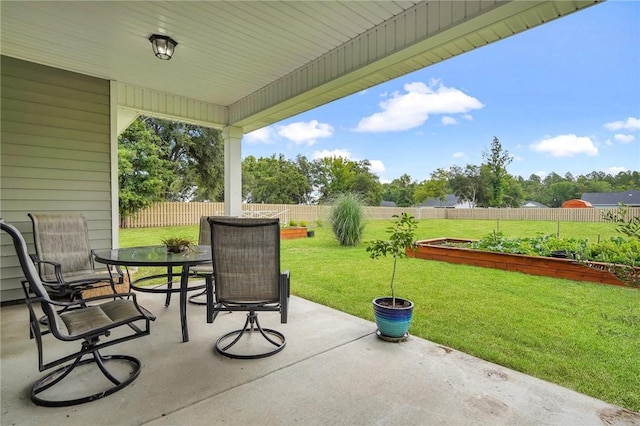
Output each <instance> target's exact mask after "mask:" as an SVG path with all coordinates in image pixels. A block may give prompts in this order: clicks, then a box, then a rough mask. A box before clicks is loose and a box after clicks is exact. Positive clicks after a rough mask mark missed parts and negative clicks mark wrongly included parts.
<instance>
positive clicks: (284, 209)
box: [124, 202, 640, 228]
mask: <svg viewBox="0 0 640 426" xmlns="http://www.w3.org/2000/svg"><path fill="white" fill-rule="evenodd" d="M615 210H616V209H615V208H606V209H598V208H592V209H584V208H580V209H578V208H575V209H562V208H557V209H552V208H545V209H535V208H522V209H484V208H475V209H441V208H432V207H370V206H367V207H364V212H365V217H366V218H367V219H391V217H392V216H393V215H394V214H400V213H402V212H407V213H409V214H411V215H413V216H414V217H416V218H417V219H457V220H465V219H466V220H470V219H471V220H495V219H501V220H503V219H504V220H538V221H563V222H603V219H602V213H603V212H605V211H615ZM242 212H243V215H244V216H246V217H277V218H280V221H281V222H283V223H289V221H291V220H293V221H296V222H298V223H300V222H301V221H305V222H307V223H308V224H312V223H313V222H316V221H318V220H320V221H323V222H327V221H328V218H329V212H330V207H329V206H318V205H294V204H243V205H242ZM629 214H630V215H631V217H633V216H640V207H632V208H629ZM222 215H224V203H200V202H189V203H179V202H173V203H158V204H156V205H154V206H152V207H150V208H148V209H144V210H142V211H140V212H139V213H138V214H137V215H135V216H134V217H128V218H126V219H125V220H124V226H125V228H153V227H160V226H182V225H196V224H198V223H199V221H200V217H201V216H222Z"/></svg>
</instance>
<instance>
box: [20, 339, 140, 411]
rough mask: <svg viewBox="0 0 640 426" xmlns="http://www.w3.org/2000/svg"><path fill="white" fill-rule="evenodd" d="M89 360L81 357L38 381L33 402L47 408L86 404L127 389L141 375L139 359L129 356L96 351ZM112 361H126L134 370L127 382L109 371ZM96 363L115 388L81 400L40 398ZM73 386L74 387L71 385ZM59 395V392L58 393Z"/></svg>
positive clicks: (112, 387)
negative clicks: (77, 372) (70, 376)
mask: <svg viewBox="0 0 640 426" xmlns="http://www.w3.org/2000/svg"><path fill="white" fill-rule="evenodd" d="M87 356H89V358H87V359H84V360H83V359H82V358H83V356H79V357H78V358H76V359H75V360H74V361H73V362H72V363H70V364H67V365H65V366H63V367H61V368H59V369H57V370H55V371H53V372H51V373H49V374H47V375H46V376H44V377H43V378H41V379H40V380H38V381H37V382H35V383H34V384H33V386H32V388H31V400H32V401H33V402H34V403H35V404H36V405H42V406H45V407H66V406H70V405H77V404H84V403H86V402H90V401H95V400H96V399H100V398H103V397H105V396H107V395H111V394H112V393H115V392H118V391H119V390H121V389H123V388H125V387H126V386H128V385H130V384H131V383H133V381H134V380H136V379H137V378H138V376H139V375H140V369H141V366H142V364H141V362H140V360H138V359H137V358H134V357H132V356H129V355H102V354H100V352H99V351H98V350H95V351H93V352H91V353H89V354H87ZM112 360H124V361H126V362H127V363H128V364H129V365H130V366H131V368H132V371H131V373H129V375H128V376H127V378H126V379H125V380H122V381H120V380H118V379H117V378H116V377H115V376H114V375H113V374H112V373H111V372H110V371H109V370H108V369H107V365H106V364H108V362H109V361H112ZM91 363H95V364H96V365H97V366H98V368H99V369H100V371H101V372H102V374H103V375H104V376H105V377H106V378H107V379H108V380H109V381H110V382H111V383H112V384H113V386H111V387H109V388H107V389H106V390H101V391H99V392H96V393H94V394H91V395H87V396H82V397H79V398H73V399H46V398H43V397H41V396H39V394H40V393H42V392H44V391H46V390H47V389H50V388H52V387H54V386H55V385H57V384H59V383H61V382H62V381H63V380H64V379H65V378H66V377H68V376H69V374H70V373H71V372H72V371H73V370H74V369H75V368H76V367H78V366H82V365H86V364H91ZM69 386H72V385H69ZM56 393H58V392H56Z"/></svg>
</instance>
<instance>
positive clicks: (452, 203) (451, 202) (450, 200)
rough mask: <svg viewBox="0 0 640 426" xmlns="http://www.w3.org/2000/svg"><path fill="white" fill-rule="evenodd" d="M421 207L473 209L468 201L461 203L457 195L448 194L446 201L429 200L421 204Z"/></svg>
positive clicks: (438, 199)
mask: <svg viewBox="0 0 640 426" xmlns="http://www.w3.org/2000/svg"><path fill="white" fill-rule="evenodd" d="M420 207H448V208H466V209H468V208H471V204H470V203H469V202H468V201H460V200H458V197H456V196H455V194H447V196H446V198H445V200H444V201H441V200H440V198H429V199H427V200H425V201H424V202H422V203H421V204H420Z"/></svg>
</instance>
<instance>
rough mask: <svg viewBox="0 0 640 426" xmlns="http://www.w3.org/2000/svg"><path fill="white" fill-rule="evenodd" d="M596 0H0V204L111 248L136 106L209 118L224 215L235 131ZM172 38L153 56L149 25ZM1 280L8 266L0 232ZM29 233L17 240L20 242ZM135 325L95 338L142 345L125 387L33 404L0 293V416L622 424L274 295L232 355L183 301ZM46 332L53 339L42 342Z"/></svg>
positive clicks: (553, 390)
mask: <svg viewBox="0 0 640 426" xmlns="http://www.w3.org/2000/svg"><path fill="white" fill-rule="evenodd" d="M596 3H598V1H597V0H558V1H544V0H532V1H480V0H467V1H452V2H449V1H379V2H332V3H327V2H286V1H274V2H150V1H140V2H17V1H16V2H7V1H5V2H2V3H1V5H0V7H1V13H0V16H1V19H2V25H1V31H2V34H1V36H2V44H1V46H0V48H1V51H0V53H1V59H2V70H1V72H2V94H1V96H2V99H1V100H2V116H1V123H0V124H1V129H2V137H1V144H0V153H1V163H2V168H1V169H0V187H1V192H0V203H1V205H2V212H1V214H0V216H2V217H3V218H4V219H5V220H6V221H7V222H9V223H12V224H15V225H16V226H17V227H18V228H19V229H20V231H21V232H22V233H23V234H24V236H25V238H26V240H27V241H28V242H29V243H31V241H32V231H31V227H30V223H29V221H28V217H27V213H29V212H41V213H69V212H73V213H82V214H84V215H85V217H86V218H87V221H88V225H89V232H90V239H91V242H92V247H93V248H95V249H105V248H111V247H117V245H118V224H119V220H118V179H117V174H118V173H117V170H118V169H117V161H118V154H117V147H118V134H119V133H120V132H121V131H122V130H123V129H125V128H126V127H127V126H128V125H129V124H130V123H131V121H132V120H133V119H135V117H137V116H139V115H150V116H157V117H162V118H169V119H174V120H179V121H184V122H188V123H193V124H197V125H202V126H209V127H214V128H218V129H222V130H223V134H224V138H225V154H224V155H225V214H228V215H239V214H240V213H241V190H242V185H241V170H240V164H241V145H242V137H243V135H244V134H246V133H249V132H251V131H254V130H258V129H260V128H263V127H265V126H268V125H270V124H273V123H277V122H278V121H280V120H283V119H285V118H288V117H292V116H294V115H296V114H298V113H300V112H303V111H307V110H310V109H312V108H315V107H317V106H319V105H323V104H326V103H328V102H331V101H333V100H335V99H339V98H341V97H344V96H347V95H350V94H353V93H356V92H358V91H361V90H364V89H366V88H368V87H371V86H374V85H376V84H379V83H381V82H384V81H387V80H390V79H393V78H396V77H398V76H401V75H404V74H407V73H409V72H411V71H414V70H416V69H420V68H423V67H426V66H429V65H431V64H434V63H437V62H439V61H443V60H446V59H448V58H451V57H453V56H455V55H459V54H462V53H464V52H466V51H469V50H472V49H475V48H478V47H481V46H483V45H486V44H488V43H492V42H495V41H498V40H500V39H503V38H505V37H509V36H511V35H514V34H517V33H519V32H521V31H525V30H527V29H529V28H532V27H535V26H537V25H541V24H543V23H545V22H548V21H551V20H553V19H557V18H560V17H562V16H564V15H567V14H570V13H573V12H576V11H579V10H581V9H583V8H586V7H589V6H592V5H594V4H596ZM152 34H162V35H167V36H170V37H172V38H174V39H175V40H176V41H177V42H178V46H177V48H176V51H175V54H174V57H173V58H172V59H171V60H170V61H160V60H158V59H157V58H156V57H155V56H154V55H153V53H152V51H151V46H150V43H149V37H150V36H151V35H152ZM1 237H2V239H1V240H0V241H1V246H2V247H1V248H2V251H1V259H0V260H1V262H0V273H1V276H0V296H1V301H2V302H14V301H16V300H19V299H20V298H21V297H23V295H22V290H21V287H20V279H21V277H22V274H21V271H20V267H19V265H18V261H17V259H16V257H15V255H14V254H13V251H12V247H11V246H10V242H9V240H8V239H6V237H5V236H4V235H2V236H1ZM29 248H30V249H32V248H33V246H32V245H31V244H29ZM139 300H140V302H141V304H142V305H144V306H145V307H146V308H148V309H149V310H151V311H152V312H153V313H154V314H155V315H157V317H158V319H157V321H156V322H155V323H153V324H152V332H151V335H150V336H146V337H145V338H144V339H141V340H138V341H132V342H127V343H125V344H123V345H119V346H118V347H116V348H112V350H111V351H108V352H107V353H114V352H113V351H117V352H123V353H128V354H131V355H133V356H136V357H138V358H140V359H141V360H142V362H143V370H142V373H141V376H140V377H139V378H138V380H136V381H135V382H134V383H133V384H132V385H131V386H129V387H128V388H126V389H125V390H123V391H121V392H118V393H116V394H114V395H111V396H109V397H107V398H104V399H101V400H98V401H95V402H92V403H90V404H84V405H80V406H75V407H70V408H43V407H37V406H35V405H33V404H32V403H31V401H30V400H29V394H28V389H29V387H30V386H31V384H32V383H33V382H34V381H35V380H36V379H37V378H38V377H40V375H41V373H39V372H38V371H37V360H36V357H37V353H36V350H35V345H34V342H32V341H30V340H29V339H28V324H27V323H28V314H27V312H26V308H25V306H24V305H21V304H15V305H6V306H3V307H2V308H1V310H0V314H1V317H0V325H1V334H2V344H1V352H0V359H1V362H0V368H1V373H2V374H1V377H2V387H1V400H2V407H1V408H2V411H1V413H0V416H1V422H2V424H82V425H86V424H88V423H93V424H99V425H102V424H212V423H226V424H247V423H257V424H293V423H297V424H373V423H392V424H428V423H444V424H602V423H606V424H616V423H618V424H625V422H626V423H627V424H633V422H634V421H636V422H637V421H638V420H637V417H634V415H633V414H630V413H628V412H626V411H624V410H622V409H620V408H619V407H615V406H611V405H609V404H606V403H604V402H602V401H599V400H596V399H593V398H590V397H587V396H584V395H581V394H578V393H576V392H573V391H570V390H567V389H564V388H561V387H559V386H556V385H553V384H550V383H547V382H543V381H541V380H538V379H535V378H532V377H529V376H526V375H523V374H521V373H517V372H515V371H512V370H509V369H506V368H503V367H500V366H497V365H494V364H491V363H488V362H485V361H482V360H479V359H477V358H473V357H471V356H468V355H465V354H463V353H460V352H457V351H454V350H451V349H449V348H445V347H442V346H439V345H436V344H433V343H431V342H428V341H425V340H422V339H419V338H414V337H411V338H410V339H409V340H408V341H407V342H404V343H400V344H390V343H387V342H383V341H380V340H379V339H377V338H376V336H375V333H374V331H375V326H374V324H372V323H370V322H368V321H365V320H362V319H359V318H355V317H352V316H349V315H347V314H344V313H341V312H338V311H335V310H333V309H330V308H327V307H324V306H320V305H317V304H314V303H312V302H309V301H306V300H303V299H299V298H296V297H295V296H294V297H292V301H291V311H290V314H289V323H288V324H284V325H281V324H279V323H278V322H277V318H276V317H277V316H276V315H274V316H273V318H270V315H264V316H261V318H263V319H262V321H263V322H264V325H265V326H270V325H271V326H272V327H273V328H276V329H279V330H281V331H282V332H283V333H284V334H285V335H286V336H287V341H288V343H287V348H286V349H285V350H284V351H283V352H282V353H280V354H278V355H277V356H273V357H270V358H267V359H262V360H254V361H248V362H243V361H232V360H227V359H224V358H221V357H219V356H217V355H215V354H214V353H213V342H214V340H215V338H217V337H218V336H220V335H222V334H224V333H225V332H227V331H229V330H231V329H234V328H237V327H238V323H239V322H241V321H242V318H238V315H241V314H232V315H221V316H219V318H218V319H217V320H216V322H215V323H214V324H213V325H209V324H206V322H205V313H204V308H202V307H197V306H190V308H189V319H188V320H189V328H190V334H191V339H190V342H188V343H181V342H180V332H179V323H178V322H177V317H178V315H177V313H176V310H177V309H178V307H177V304H174V305H172V306H171V307H169V308H165V307H164V305H163V300H162V298H160V297H154V296H153V295H148V294H140V295H139ZM60 345H61V343H57V342H56V343H54V344H53V348H52V350H53V351H54V352H56V351H59V350H60Z"/></svg>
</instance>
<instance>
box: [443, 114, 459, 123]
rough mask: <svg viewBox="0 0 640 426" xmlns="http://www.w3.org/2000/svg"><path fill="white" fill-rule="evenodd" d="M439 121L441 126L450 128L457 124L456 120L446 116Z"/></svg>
mask: <svg viewBox="0 0 640 426" xmlns="http://www.w3.org/2000/svg"><path fill="white" fill-rule="evenodd" d="M440 121H441V122H442V125H443V126H450V125H454V124H458V120H456V119H455V118H453V117H449V116H448V115H445V116H444V117H442V118H441V119H440Z"/></svg>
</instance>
